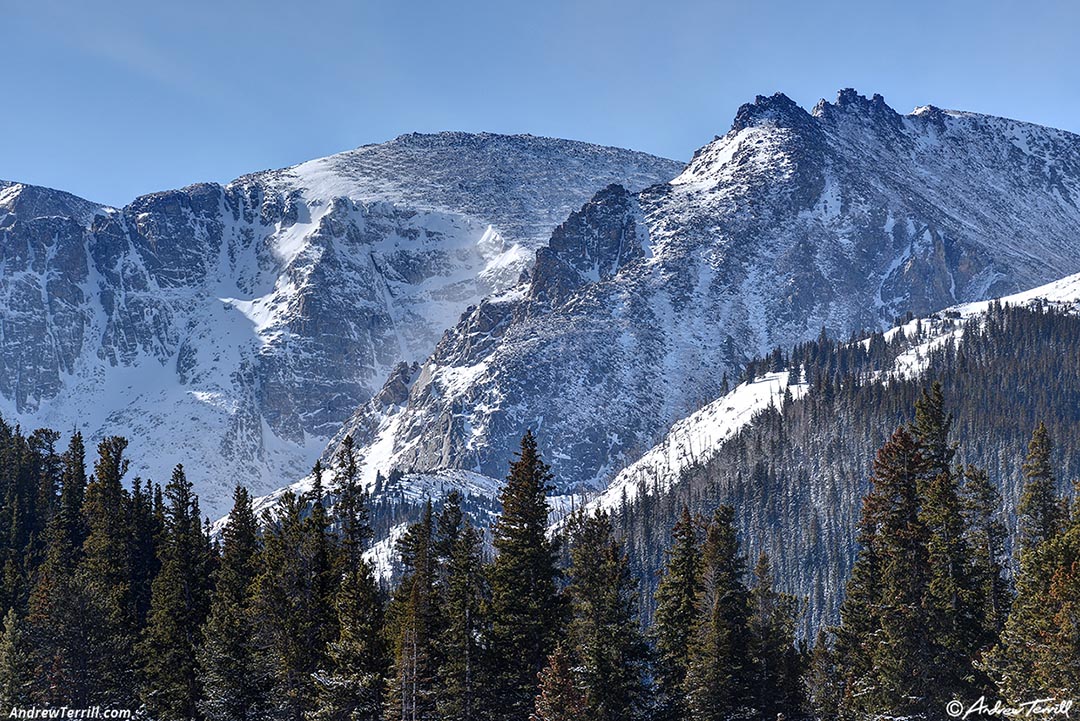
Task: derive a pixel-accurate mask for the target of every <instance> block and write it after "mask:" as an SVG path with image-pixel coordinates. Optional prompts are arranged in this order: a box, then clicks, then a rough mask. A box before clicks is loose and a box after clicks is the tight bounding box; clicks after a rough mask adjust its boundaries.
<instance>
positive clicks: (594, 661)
mask: <svg viewBox="0 0 1080 721" xmlns="http://www.w3.org/2000/svg"><path fill="white" fill-rule="evenodd" d="M571 535H572V539H573V540H572V542H571V549H570V556H571V566H570V572H569V585H568V586H567V593H568V594H569V597H570V608H571V619H570V624H569V628H568V631H567V635H568V639H569V643H570V648H571V653H572V657H573V658H576V659H577V661H578V668H579V671H578V673H579V677H580V681H581V684H582V688H583V689H584V691H585V695H586V698H587V699H588V701H587V714H586V717H587V718H589V719H591V720H593V721H632V720H633V719H643V718H646V715H647V712H648V711H649V710H650V700H651V699H650V694H649V691H650V688H649V683H648V679H649V678H650V676H651V669H650V667H649V653H648V647H647V645H646V643H645V639H644V637H643V635H642V632H641V627H640V625H639V623H638V620H637V598H638V589H637V583H636V582H635V580H634V579H633V578H632V577H631V575H630V568H629V563H628V561H627V558H626V554H625V553H624V552H623V550H622V546H621V545H620V544H619V543H618V542H617V541H616V540H615V538H614V531H613V530H612V527H611V519H610V517H609V516H608V514H607V513H606V512H604V511H600V510H598V511H596V512H595V513H594V514H592V515H581V516H578V517H575V518H573V519H572V520H571Z"/></svg>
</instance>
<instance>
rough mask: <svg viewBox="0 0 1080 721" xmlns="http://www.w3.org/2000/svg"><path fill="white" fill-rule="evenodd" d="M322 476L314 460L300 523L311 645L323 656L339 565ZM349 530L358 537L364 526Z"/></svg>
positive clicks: (330, 635)
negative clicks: (307, 508) (306, 506)
mask: <svg viewBox="0 0 1080 721" xmlns="http://www.w3.org/2000/svg"><path fill="white" fill-rule="evenodd" d="M322 476H323V469H322V463H321V462H319V461H316V462H315V468H314V469H313V470H312V478H313V483H312V487H311V491H310V492H309V493H308V494H307V497H306V500H307V502H308V503H309V504H310V506H311V510H310V511H309V512H308V515H307V518H306V519H305V520H304V524H303V548H302V549H301V554H302V556H303V558H304V559H305V561H306V562H307V572H308V573H309V574H310V577H311V601H310V604H311V605H310V609H309V613H310V614H311V615H312V618H311V619H310V623H311V628H312V630H313V631H314V634H315V635H314V636H313V637H312V638H311V640H310V641H311V644H312V646H313V648H316V649H318V655H319V656H320V657H321V658H322V659H323V660H325V656H324V654H325V650H326V647H327V644H328V643H330V641H332V640H333V639H334V638H335V637H336V636H337V628H336V625H337V619H336V616H335V613H334V597H335V595H336V594H337V587H338V582H339V579H340V577H341V569H340V567H339V564H338V558H339V555H338V553H339V549H338V548H337V547H336V538H335V536H334V535H333V534H332V533H331V528H330V525H331V524H330V516H329V514H328V513H327V511H326V505H325V501H326V493H325V489H324V488H323V483H322ZM356 502H357V503H359V504H362V503H363V498H362V497H360V498H358V499H357V501H356ZM361 507H362V505H361ZM355 520H356V519H354V521H355ZM357 522H359V521H357ZM350 532H351V533H352V534H353V535H356V536H360V537H362V535H363V533H364V530H363V528H355V529H350Z"/></svg>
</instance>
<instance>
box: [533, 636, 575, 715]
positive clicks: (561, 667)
mask: <svg viewBox="0 0 1080 721" xmlns="http://www.w3.org/2000/svg"><path fill="white" fill-rule="evenodd" d="M571 663H572V662H571V660H570V656H569V654H567V653H566V651H565V649H563V647H562V646H561V645H560V646H556V647H555V650H554V651H553V652H552V654H551V655H550V656H549V657H548V662H547V665H546V666H544V668H543V670H542V671H541V672H540V691H539V693H538V694H537V696H536V699H535V700H534V702H533V708H534V711H533V713H532V714H531V715H530V716H529V719H530V721H581V719H585V718H588V698H587V697H586V695H585V692H584V691H582V689H581V688H580V687H579V686H578V683H577V680H576V679H575V677H574V671H573V669H572V668H571Z"/></svg>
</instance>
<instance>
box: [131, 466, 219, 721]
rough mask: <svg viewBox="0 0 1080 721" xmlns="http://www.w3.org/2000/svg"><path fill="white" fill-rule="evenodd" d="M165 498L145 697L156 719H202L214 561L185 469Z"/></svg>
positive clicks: (146, 642) (145, 645) (144, 648)
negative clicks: (203, 639)
mask: <svg viewBox="0 0 1080 721" xmlns="http://www.w3.org/2000/svg"><path fill="white" fill-rule="evenodd" d="M165 496H166V498H167V499H168V506H167V509H166V515H165V529H164V532H163V544H162V550H161V571H160V573H158V575H157V576H156V577H155V578H154V581H153V595H152V597H151V601H150V613H149V615H148V617H147V627H146V629H145V630H144V632H143V638H142V641H141V643H140V652H141V655H142V657H143V659H144V660H143V674H144V678H145V680H144V684H143V692H142V697H143V700H144V702H145V703H146V707H147V709H148V711H149V712H150V713H151V714H152V715H153V717H154V718H156V719H161V720H162V721H168V720H169V719H176V720H177V721H180V720H182V719H193V718H195V717H196V716H198V707H197V704H198V700H199V698H200V694H201V687H200V684H199V679H198V673H197V671H198V666H197V662H196V649H197V647H198V645H199V629H200V627H201V626H202V624H203V621H204V620H205V618H206V614H207V611H208V605H209V589H208V581H209V578H208V570H209V569H208V566H209V559H208V557H207V550H208V547H207V541H206V538H205V537H204V536H203V532H202V525H201V522H200V519H199V502H198V499H197V498H196V497H195V495H194V494H193V492H192V486H191V482H190V481H189V480H188V479H187V476H186V475H185V474H184V468H183V466H181V465H177V466H176V468H175V469H174V470H173V474H172V479H171V480H170V481H169V483H168V485H167V486H166V487H165Z"/></svg>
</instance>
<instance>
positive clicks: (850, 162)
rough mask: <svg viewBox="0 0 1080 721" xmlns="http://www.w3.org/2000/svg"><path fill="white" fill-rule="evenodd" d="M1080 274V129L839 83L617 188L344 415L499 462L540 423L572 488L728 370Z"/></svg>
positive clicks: (781, 104) (748, 116) (440, 452)
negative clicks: (667, 177) (658, 173)
mask: <svg viewBox="0 0 1080 721" xmlns="http://www.w3.org/2000/svg"><path fill="white" fill-rule="evenodd" d="M1076 271H1080V138H1078V137H1077V136H1074V135H1071V134H1069V133H1066V132H1064V131H1059V130H1053V129H1048V128H1043V127H1039V126H1035V125H1030V124H1026V123H1020V122H1017V121H1012V120H1007V119H1003V118H993V117H989V116H982V115H976V114H971V113H963V112H955V111H944V110H940V109H937V108H932V107H926V108H920V109H918V110H917V111H915V112H914V113H912V114H910V115H900V114H898V113H896V112H895V111H893V110H892V109H891V108H889V107H888V106H887V105H886V104H885V103H884V101H883V100H882V99H881V98H880V96H874V97H873V98H869V99H868V98H865V97H862V96H860V95H858V94H856V93H855V92H854V91H850V90H845V91H842V92H841V93H840V94H839V96H838V98H837V100H836V102H835V103H827V102H824V101H822V103H820V104H819V105H818V106H817V107H815V108H814V109H813V111H812V112H807V111H805V110H803V109H802V108H800V107H798V106H797V105H795V104H794V103H793V102H792V101H791V100H789V99H788V98H786V97H784V96H783V95H780V94H777V95H775V96H772V97H759V98H758V99H757V100H756V101H755V102H754V103H752V104H748V105H745V106H743V107H742V108H741V109H740V110H739V113H738V114H737V116H736V118H735V121H734V123H733V125H732V128H731V130H730V131H729V132H728V133H727V134H725V135H724V136H722V137H719V138H717V139H716V140H715V141H714V142H712V143H710V144H709V145H707V146H705V147H704V148H702V149H701V150H699V151H698V152H697V153H696V154H695V156H694V159H693V160H692V161H691V163H690V164H689V166H688V167H687V168H686V170H685V171H684V172H683V173H682V174H681V175H679V176H678V177H676V178H675V179H674V180H672V181H671V182H670V183H664V184H660V185H657V186H653V187H651V188H648V189H646V190H644V191H642V192H640V193H635V192H631V191H626V190H623V189H620V188H615V187H612V188H607V189H605V190H604V191H602V192H600V193H598V194H597V195H596V196H595V197H594V198H593V199H592V200H591V201H590V202H589V203H587V204H585V205H584V206H582V208H581V209H580V210H579V211H577V212H575V213H573V214H571V216H570V217H569V218H568V219H567V220H566V222H564V223H563V224H562V225H561V226H559V228H557V229H556V230H555V232H554V233H553V234H552V237H551V240H550V241H549V243H548V245H547V246H545V247H543V248H541V249H540V250H538V252H537V256H536V264H535V267H534V269H533V270H532V272H531V273H530V275H529V277H528V278H527V279H526V280H525V281H524V282H523V283H522V284H521V285H519V286H517V287H515V288H511V289H508V290H506V291H505V292H502V293H498V294H495V295H493V296H490V297H488V298H486V299H485V300H484V301H482V302H481V303H479V304H478V305H477V306H475V307H473V308H472V309H471V310H470V311H469V312H468V313H466V314H465V315H464V316H463V317H462V319H461V321H460V322H459V323H458V324H457V325H456V326H455V327H454V328H453V329H452V330H450V331H449V332H448V333H447V334H446V335H445V336H444V337H443V339H442V340H441V341H440V342H439V344H438V345H437V346H436V349H435V351H434V353H433V354H432V355H431V356H430V357H429V358H428V359H427V360H426V361H425V362H424V363H423V364H422V365H421V366H419V367H416V368H412V369H409V370H408V372H407V373H403V374H398V375H397V376H396V377H395V378H394V379H392V380H393V383H394V388H395V390H394V393H393V399H392V401H387V402H369V403H367V404H365V405H363V406H361V407H360V408H359V409H358V410H357V412H356V413H355V414H354V415H353V417H352V419H350V420H349V421H348V422H347V423H346V425H345V426H344V427H343V428H342V430H341V431H339V433H338V435H337V436H336V437H335V441H334V442H333V443H331V445H330V446H329V447H328V451H327V453H328V455H329V454H330V453H332V451H333V448H334V445H335V443H336V442H337V441H338V440H340V438H341V437H342V436H343V435H344V434H345V433H351V434H353V435H354V437H355V438H356V439H357V440H358V441H359V443H360V446H361V448H362V450H363V452H364V454H365V456H366V463H367V464H368V471H367V472H368V473H369V474H373V473H374V472H375V471H376V470H382V471H383V472H384V473H385V472H387V471H388V470H389V469H390V468H395V467H396V468H403V469H417V470H424V469H439V468H462V469H469V470H472V471H475V472H478V473H481V474H483V475H487V476H491V477H500V476H501V475H502V474H503V472H504V470H505V468H506V464H507V463H508V462H509V460H510V458H511V457H512V453H513V450H514V448H515V444H516V442H517V439H518V438H519V437H520V435H521V433H522V432H524V431H525V430H526V429H528V428H532V429H533V430H535V431H536V432H537V434H538V437H539V440H540V444H541V447H542V448H543V449H544V450H545V452H546V455H547V457H548V459H549V460H550V461H551V463H552V465H553V467H554V471H555V474H556V479H557V483H558V486H559V487H558V492H559V493H560V494H562V495H574V494H580V493H583V492H595V491H598V490H601V489H603V488H605V487H606V486H607V485H608V483H610V482H611V481H612V479H614V478H615V476H616V474H618V473H619V472H620V470H622V469H624V468H625V467H626V466H627V465H628V464H630V463H632V462H634V461H635V460H636V459H637V458H638V457H639V456H640V455H641V453H642V451H643V449H649V448H652V447H654V446H655V445H656V444H658V443H661V442H662V441H663V439H664V436H665V434H666V433H667V432H668V430H669V429H670V428H671V427H672V425H673V424H674V423H675V422H676V421H678V420H679V419H680V418H684V417H686V416H687V415H688V414H690V413H691V412H692V411H693V410H694V409H696V408H699V407H701V404H702V402H705V401H709V400H711V399H715V398H717V397H718V396H719V395H720V390H721V388H722V387H723V376H724V375H725V373H727V374H734V373H735V372H737V370H738V368H739V367H740V366H741V364H742V363H744V362H746V361H747V360H749V359H750V358H753V357H755V356H757V355H759V354H762V353H764V352H767V351H768V350H769V349H770V348H772V347H775V346H790V345H792V344H794V343H796V342H799V341H802V340H805V339H809V338H812V337H815V336H817V335H818V333H819V332H820V331H821V329H822V328H825V329H827V330H828V332H829V334H830V335H832V336H833V337H844V336H846V335H848V334H849V333H851V332H852V331H854V330H858V329H863V328H877V329H883V328H887V327H889V326H891V325H892V321H893V318H895V317H896V316H898V315H901V314H903V313H905V312H908V311H911V312H914V313H916V314H920V315H925V314H928V313H930V312H933V311H935V310H937V309H939V308H944V307H947V306H951V305H954V304H956V303H958V302H973V301H979V300H983V299H986V298H991V297H995V296H1000V295H1005V294H1008V293H1011V292H1015V291H1017V290H1019V289H1021V288H1027V287H1032V286H1036V285H1039V284H1041V283H1045V282H1047V281H1049V280H1051V279H1053V278H1055V277H1059V276H1060V274H1061V273H1066V272H1076Z"/></svg>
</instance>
